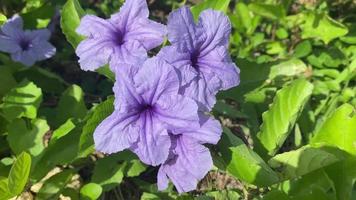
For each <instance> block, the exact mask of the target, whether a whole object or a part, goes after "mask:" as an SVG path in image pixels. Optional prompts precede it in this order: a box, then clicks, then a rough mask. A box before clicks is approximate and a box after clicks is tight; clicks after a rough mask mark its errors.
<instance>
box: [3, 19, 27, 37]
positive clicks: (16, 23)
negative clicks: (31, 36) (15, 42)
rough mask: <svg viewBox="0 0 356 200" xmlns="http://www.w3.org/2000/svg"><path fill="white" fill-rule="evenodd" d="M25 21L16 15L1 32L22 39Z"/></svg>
mask: <svg viewBox="0 0 356 200" xmlns="http://www.w3.org/2000/svg"><path fill="white" fill-rule="evenodd" d="M22 28H23V21H22V18H21V17H20V16H19V15H14V16H13V17H12V18H11V19H9V20H7V22H6V23H5V24H4V25H3V26H2V27H1V31H2V32H3V33H4V34H5V35H7V36H9V37H12V38H17V39H18V38H20V37H21V36H22V34H23V30H22Z"/></svg>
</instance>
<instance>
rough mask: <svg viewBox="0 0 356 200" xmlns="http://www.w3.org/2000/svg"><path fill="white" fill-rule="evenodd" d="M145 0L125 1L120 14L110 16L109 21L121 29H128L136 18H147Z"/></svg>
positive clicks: (147, 12)
mask: <svg viewBox="0 0 356 200" xmlns="http://www.w3.org/2000/svg"><path fill="white" fill-rule="evenodd" d="M148 15H149V11H148V7H147V2H146V0H126V1H125V3H124V5H122V7H121V8H120V12H118V13H116V14H113V15H111V18H110V21H111V22H112V23H113V24H115V25H118V26H119V28H121V29H127V28H128V29H129V28H130V26H131V25H132V24H134V23H135V21H136V19H137V18H148Z"/></svg>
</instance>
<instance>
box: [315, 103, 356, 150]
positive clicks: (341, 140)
mask: <svg viewBox="0 0 356 200" xmlns="http://www.w3.org/2000/svg"><path fill="white" fill-rule="evenodd" d="M355 133H356V115H355V107H353V106H352V105H350V104H344V105H342V106H341V107H339V108H338V109H337V110H335V111H334V112H333V113H332V114H331V116H330V117H329V118H327V119H326V121H325V122H324V123H323V125H322V126H321V128H320V129H318V131H317V132H316V133H315V136H314V137H313V138H312V140H311V141H310V143H311V145H313V146H325V145H327V146H334V147H338V148H339V149H342V150H344V151H346V152H348V153H350V154H352V155H356V146H355V144H356V134H355Z"/></svg>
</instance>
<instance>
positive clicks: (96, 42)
mask: <svg viewBox="0 0 356 200" xmlns="http://www.w3.org/2000/svg"><path fill="white" fill-rule="evenodd" d="M112 53H113V47H112V43H111V41H108V40H106V39H86V40H83V41H82V42H81V43H80V44H79V45H78V47H77V49H76V54H77V56H78V57H79V64H80V67H81V68H82V69H83V70H85V71H95V70H96V69H98V68H99V67H102V66H104V65H105V64H107V63H108V62H109V60H110V58H111V55H112Z"/></svg>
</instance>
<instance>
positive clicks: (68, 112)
mask: <svg viewBox="0 0 356 200" xmlns="http://www.w3.org/2000/svg"><path fill="white" fill-rule="evenodd" d="M87 112H88V110H87V108H86V106H85V102H84V92H83V90H82V89H81V88H80V87H79V86H77V85H72V86H70V87H69V88H68V89H67V90H66V91H64V93H63V94H62V97H61V98H60V100H59V103H58V107H57V119H56V123H57V124H56V126H59V125H61V124H63V123H64V122H66V121H67V119H69V118H74V119H83V118H84V117H85V115H86V114H87Z"/></svg>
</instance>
